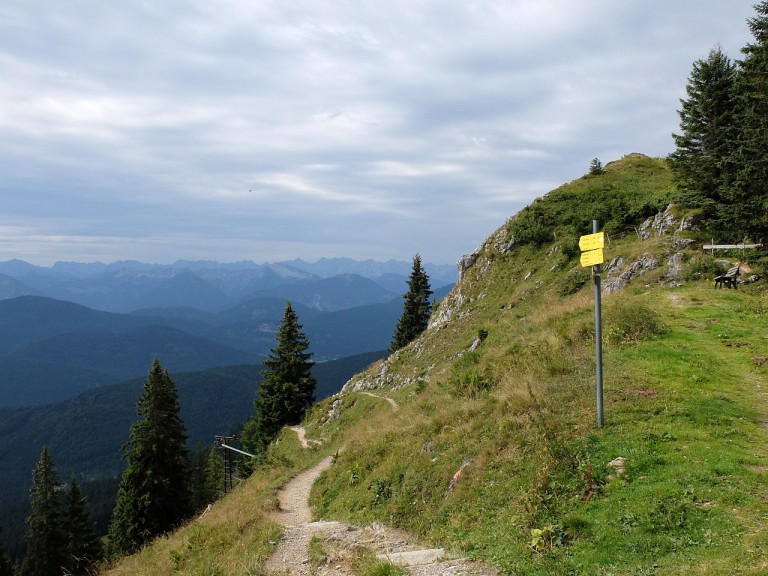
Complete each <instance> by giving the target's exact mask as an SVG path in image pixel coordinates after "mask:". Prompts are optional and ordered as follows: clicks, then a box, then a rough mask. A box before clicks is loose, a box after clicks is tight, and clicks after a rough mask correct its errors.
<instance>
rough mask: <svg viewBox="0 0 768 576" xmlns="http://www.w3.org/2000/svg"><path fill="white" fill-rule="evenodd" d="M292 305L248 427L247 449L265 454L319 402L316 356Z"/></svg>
mask: <svg viewBox="0 0 768 576" xmlns="http://www.w3.org/2000/svg"><path fill="white" fill-rule="evenodd" d="M308 349H309V339H308V338H307V336H306V334H304V331H303V327H302V325H301V324H299V318H298V316H297V315H296V312H294V310H293V307H292V306H291V303H290V302H288V304H287V305H286V307H285V312H284V313H283V320H282V322H281V324H280V328H279V329H278V331H277V346H276V347H275V348H273V349H272V350H270V353H269V356H268V357H267V359H266V360H264V362H263V364H264V366H266V368H265V369H264V370H263V371H262V373H261V375H262V381H261V383H260V384H259V397H258V400H256V416H255V417H254V418H252V419H251V420H249V422H247V423H246V425H245V427H244V429H243V433H242V440H243V445H244V446H245V447H246V449H250V450H251V451H254V452H256V453H263V452H264V450H265V449H266V446H267V445H268V444H269V443H270V442H271V441H272V440H273V439H274V438H275V436H277V433H278V432H279V431H280V428H282V427H283V426H285V425H286V424H298V423H299V422H301V419H302V418H303V417H304V413H305V412H306V410H307V408H309V407H310V406H311V405H312V403H313V402H314V401H315V388H316V386H317V381H316V380H315V377H314V376H312V366H313V365H314V362H312V360H311V358H312V354H311V353H310V352H308Z"/></svg>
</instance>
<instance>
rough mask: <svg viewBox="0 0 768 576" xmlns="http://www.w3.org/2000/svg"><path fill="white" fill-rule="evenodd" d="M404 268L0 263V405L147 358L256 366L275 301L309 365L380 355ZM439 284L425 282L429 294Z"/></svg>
mask: <svg viewBox="0 0 768 576" xmlns="http://www.w3.org/2000/svg"><path fill="white" fill-rule="evenodd" d="M410 266H411V264H408V263H405V262H399V263H398V262H387V263H377V262H374V261H366V262H355V261H351V260H345V259H334V260H321V261H319V262H317V263H315V264H307V263H306V262H303V261H302V260H294V261H291V262H289V263H279V264H270V265H257V264H253V263H251V262H241V263H236V264H218V263H214V262H177V263H176V264H173V265H155V264H143V263H139V262H115V263H113V264H109V265H105V264H100V263H99V264H78V263H57V264H55V265H54V266H52V267H50V268H42V267H38V266H33V265H31V264H28V263H26V262H22V261H19V260H12V261H9V262H2V263H0V382H2V383H3V386H2V387H0V406H23V405H41V404H48V403H51V402H58V401H61V400H65V399H67V398H71V397H72V396H74V395H75V394H78V393H80V392H83V391H85V390H89V389H91V388H95V387H98V386H103V385H107V384H113V383H115V382H120V381H122V380H125V379H128V378H134V377H138V376H140V375H142V374H144V373H145V372H146V370H147V369H148V366H150V365H151V362H152V360H153V358H155V357H158V358H159V359H160V360H161V362H162V363H163V365H164V366H166V367H167V368H168V369H169V370H171V371H174V372H188V371H197V370H204V369H207V368H212V367H218V366H233V365H240V364H258V363H260V362H261V360H263V359H264V358H265V356H266V355H267V354H268V353H269V350H270V348H272V347H273V346H274V344H275V332H276V330H277V327H278V326H279V324H280V321H281V320H282V315H283V312H284V309H285V304H286V301H291V302H292V305H293V307H294V309H295V310H296V312H297V314H298V315H299V320H300V322H301V323H302V325H303V326H304V330H305V332H306V333H307V336H308V337H309V341H310V347H311V348H310V350H311V352H312V353H313V354H314V358H315V360H316V361H323V360H329V359H337V358H343V357H345V356H352V355H356V354H361V353H365V352H370V351H372V350H384V349H386V348H387V347H388V346H389V343H390V341H391V336H392V333H393V330H394V326H395V324H396V322H397V319H398V317H399V315H400V314H401V313H402V298H401V297H400V294H402V293H403V292H405V291H406V290H407V278H408V274H410V268H409V267H410ZM444 268H445V267H443V268H438V270H442V273H443V274H447V273H448V272H447V270H445V269H444ZM349 270H357V271H358V272H364V273H365V274H369V275H371V276H373V277H375V278H379V280H380V282H381V283H379V282H377V281H375V280H373V279H371V278H369V277H366V276H362V275H360V274H357V273H353V272H349ZM397 270H401V271H404V274H403V275H400V274H399V273H398V272H396V271H397ZM454 273H455V272H454ZM442 278H445V276H442ZM438 282H441V280H438ZM398 284H399V285H400V288H399V291H398V292H399V293H398V292H395V291H394V288H395V286H396V285H398ZM433 285H434V284H433ZM390 288H392V289H393V290H390ZM449 288H450V284H448V285H444V286H443V287H442V288H436V289H435V299H439V298H440V297H441V296H442V295H443V294H445V293H446V292H447V291H448V289H449ZM127 310H130V312H127Z"/></svg>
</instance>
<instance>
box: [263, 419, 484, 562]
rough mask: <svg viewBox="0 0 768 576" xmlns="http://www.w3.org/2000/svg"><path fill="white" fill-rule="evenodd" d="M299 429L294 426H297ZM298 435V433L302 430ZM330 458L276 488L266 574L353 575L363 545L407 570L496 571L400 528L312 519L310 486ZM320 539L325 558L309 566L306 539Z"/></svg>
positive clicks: (328, 464) (363, 547)
mask: <svg viewBox="0 0 768 576" xmlns="http://www.w3.org/2000/svg"><path fill="white" fill-rule="evenodd" d="M297 434H298V432H297ZM300 437H301V435H300ZM331 464H332V459H331V457H328V458H325V459H324V460H322V461H321V462H320V463H319V464H317V465H316V466H315V467H314V468H311V469H309V470H306V471H304V472H302V473H301V474H299V475H298V476H296V477H295V478H294V479H293V480H291V481H290V482H288V484H286V485H285V487H284V488H283V489H282V490H281V491H280V492H279V493H278V499H279V502H280V509H279V510H278V511H277V512H275V513H274V514H273V516H272V519H273V520H274V521H275V522H277V523H279V524H281V525H282V526H284V527H285V530H284V533H283V537H282V539H281V540H280V542H279V544H278V546H277V549H276V550H275V553H274V554H273V555H272V556H271V557H270V558H269V560H267V563H266V565H265V569H266V571H267V573H268V574H272V575H276V576H277V575H279V576H354V574H355V572H354V570H353V567H352V565H353V562H352V561H353V560H354V558H355V557H356V556H358V555H359V554H360V552H361V551H364V550H367V551H371V552H373V553H375V554H377V555H378V556H379V557H380V558H382V559H386V560H389V561H391V562H394V563H397V564H400V565H402V566H405V567H406V570H407V571H408V574H409V575H411V576H442V575H451V576H468V575H470V574H471V575H489V576H495V575H496V571H495V570H492V569H489V568H487V567H484V566H482V565H480V564H478V563H475V562H470V561H467V560H463V559H455V560H451V559H446V554H445V552H444V551H443V550H442V549H434V548H422V547H420V546H418V545H416V544H415V543H414V542H413V541H412V539H411V538H410V537H409V536H408V535H407V534H406V533H404V532H402V531H400V530H395V529H392V528H388V527H386V526H382V525H380V524H371V525H368V526H353V525H348V524H343V523H341V522H322V521H321V522H312V510H311V509H310V507H309V503H308V499H309V492H310V490H311V489H312V484H313V483H314V482H315V480H316V479H317V478H318V476H320V474H322V473H323V471H325V470H326V469H328V468H329V467H330V466H331ZM313 536H316V537H318V538H320V539H321V540H322V550H323V553H324V556H325V559H324V562H320V565H319V566H317V565H316V566H313V565H312V563H311V562H310V559H309V543H310V540H311V539H312V537H313Z"/></svg>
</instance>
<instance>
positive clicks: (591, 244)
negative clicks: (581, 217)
mask: <svg viewBox="0 0 768 576" xmlns="http://www.w3.org/2000/svg"><path fill="white" fill-rule="evenodd" d="M604 245H605V233H604V232H598V233H597V234H587V235H586V236H582V237H581V238H579V250H581V251H583V252H587V251H588V250H598V249H600V250H602V249H603V246H604ZM599 264H602V261H601V262H599ZM582 266H584V264H582ZM590 266H591V264H590Z"/></svg>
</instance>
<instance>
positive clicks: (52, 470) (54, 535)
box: [19, 447, 64, 576]
mask: <svg viewBox="0 0 768 576" xmlns="http://www.w3.org/2000/svg"><path fill="white" fill-rule="evenodd" d="M57 484H58V473H57V472H56V467H55V465H54V462H53V458H52V457H51V454H50V452H49V451H48V448H47V447H44V448H43V451H42V453H41V454H40V458H39V459H38V461H37V465H36V466H35V469H34V471H33V472H32V488H31V489H30V505H31V508H32V510H31V511H30V514H29V516H28V517H27V532H26V535H25V537H24V541H25V543H26V545H27V551H26V553H25V555H24V559H23V560H22V562H21V568H20V571H19V574H20V576H60V575H61V573H62V566H63V550H64V539H63V536H62V530H61V507H60V502H59V498H58V496H57V494H56V487H57Z"/></svg>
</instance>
